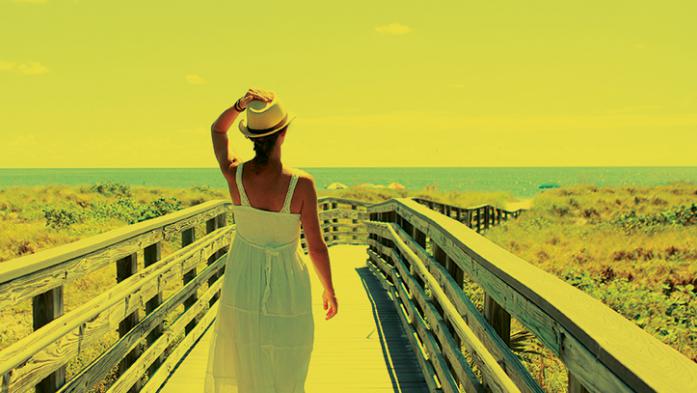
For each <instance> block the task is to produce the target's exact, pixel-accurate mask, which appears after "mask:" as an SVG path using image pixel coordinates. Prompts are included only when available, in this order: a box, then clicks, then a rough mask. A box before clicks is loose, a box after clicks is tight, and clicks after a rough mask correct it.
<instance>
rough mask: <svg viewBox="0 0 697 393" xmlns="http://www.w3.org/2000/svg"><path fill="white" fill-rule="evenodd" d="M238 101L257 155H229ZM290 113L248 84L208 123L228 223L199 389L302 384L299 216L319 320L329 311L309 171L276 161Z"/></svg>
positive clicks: (306, 289)
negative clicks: (230, 236) (319, 303)
mask: <svg viewBox="0 0 697 393" xmlns="http://www.w3.org/2000/svg"><path fill="white" fill-rule="evenodd" d="M247 108H248V109H249V110H248V111H247V121H246V122H245V121H244V119H242V120H241V121H240V123H239V129H240V131H241V132H242V133H243V134H244V135H245V136H246V137H247V138H248V139H250V140H251V141H253V142H254V150H255V152H256V155H255V157H254V158H253V159H251V160H249V161H246V162H241V161H240V159H239V158H238V157H235V156H234V155H233V154H231V153H230V149H229V144H228V137H227V130H228V128H229V127H230V125H231V124H232V123H233V122H234V121H235V119H236V118H237V116H238V115H239V114H240V113H241V112H243V111H244V110H245V109H247ZM294 118H295V116H294V115H293V114H291V113H289V112H287V111H286V110H285V108H284V107H283V105H282V103H281V102H280V100H279V99H278V97H277V95H276V94H275V93H274V92H271V91H264V90H260V89H249V91H247V93H246V94H245V95H244V96H243V97H242V98H240V99H238V100H237V101H236V102H235V104H234V105H233V106H232V107H230V108H228V109H227V110H225V111H224V112H223V113H222V114H221V115H220V116H219V117H218V119H217V120H216V121H215V122H214V123H213V125H212V126H211V137H212V139H213V148H214V151H215V156H216V158H217V160H218V163H219V164H220V169H221V170H222V172H223V175H224V176H225V179H226V180H227V183H228V187H229V190H230V196H231V198H232V202H233V214H234V218H235V224H236V225H237V227H236V231H235V234H234V240H233V241H232V244H231V245H230V248H229V250H228V254H227V258H226V260H225V275H224V276H223V280H224V281H223V284H222V289H221V295H220V299H218V303H219V308H218V312H217V317H216V321H215V325H214V328H213V336H212V339H211V346H210V353H209V358H208V365H207V368H206V375H205V377H206V378H205V387H204V389H205V392H207V393H214V392H215V393H223V392H226V393H227V392H239V393H260V392H264V393H267V392H268V393H270V392H297V393H300V392H305V387H304V385H305V380H306V377H307V374H308V371H309V370H308V366H309V362H310V356H311V353H312V349H313V343H314V317H313V313H312V302H311V290H310V276H309V271H308V263H307V260H306V257H305V254H304V253H303V251H302V248H301V245H300V232H301V227H300V225H301V223H302V230H303V231H304V233H305V239H306V241H307V247H308V251H309V255H310V257H311V259H312V262H313V264H314V267H315V272H316V273H317V275H318V277H319V279H320V281H321V283H322V285H323V287H324V291H323V293H322V299H323V306H324V309H325V310H326V315H325V319H327V320H328V319H330V318H332V317H333V316H334V315H336V313H337V311H338V303H337V299H336V296H335V293H334V286H333V284H332V278H331V269H330V262H329V253H328V251H327V245H326V243H325V241H324V237H323V235H322V233H321V227H320V224H319V215H318V212H317V191H316V188H315V183H314V179H313V178H312V176H311V175H310V174H308V173H307V172H305V171H302V170H299V169H295V168H289V167H285V166H284V165H283V164H282V162H281V145H282V144H283V141H284V140H285V137H286V133H287V130H288V126H289V125H290V123H291V121H292V120H293V119H294Z"/></svg>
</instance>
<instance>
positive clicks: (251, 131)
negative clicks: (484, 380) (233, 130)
mask: <svg viewBox="0 0 697 393" xmlns="http://www.w3.org/2000/svg"><path fill="white" fill-rule="evenodd" d="M293 119H295V113H293V112H288V111H286V108H285V106H284V105H283V103H281V101H280V100H279V99H278V96H277V95H276V94H274V96H273V99H272V100H271V101H269V102H264V101H260V100H252V101H250V102H249V104H248V105H247V119H246V121H245V119H240V123H239V127H240V131H242V133H243V134H244V135H245V136H246V137H248V138H258V137H262V136H266V135H271V134H273V133H274V132H277V131H278V130H280V129H282V128H283V127H285V126H287V125H288V124H290V122H291V121H293Z"/></svg>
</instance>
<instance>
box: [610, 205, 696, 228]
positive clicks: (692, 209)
mask: <svg viewBox="0 0 697 393" xmlns="http://www.w3.org/2000/svg"><path fill="white" fill-rule="evenodd" d="M612 223H613V224H614V225H617V226H620V227H622V228H624V229H625V230H636V229H651V228H652V227H655V226H658V225H680V226H688V225H697V205H695V204H694V203H693V204H692V205H691V206H685V205H683V206H679V207H676V208H675V209H672V210H666V211H664V212H660V213H657V214H645V215H639V214H637V213H636V211H634V210H632V211H631V212H629V213H625V214H622V215H620V216H618V217H617V218H615V219H614V220H612Z"/></svg>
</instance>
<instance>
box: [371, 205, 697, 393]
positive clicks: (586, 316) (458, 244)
mask: <svg viewBox="0 0 697 393" xmlns="http://www.w3.org/2000/svg"><path fill="white" fill-rule="evenodd" d="M368 212H369V214H375V213H390V214H393V213H395V214H397V215H400V216H401V217H402V218H403V219H406V220H407V221H409V222H410V223H411V224H412V225H414V222H418V223H422V224H421V225H420V226H423V227H425V229H426V231H425V232H424V234H425V235H426V236H430V237H431V241H435V242H436V243H437V244H438V246H439V247H441V248H442V249H443V250H444V251H446V252H447V254H448V256H449V257H451V260H452V261H453V262H455V263H456V264H457V265H458V266H459V268H461V269H462V270H463V271H465V272H469V273H472V272H471V271H470V270H472V269H478V268H477V267H476V266H479V267H481V268H483V269H485V271H486V272H488V273H486V274H485V273H484V271H480V272H481V273H480V274H484V275H486V276H490V277H494V278H495V279H496V280H498V283H497V284H503V285H506V286H508V287H510V288H511V289H512V290H513V291H515V292H517V293H518V295H519V298H520V300H519V301H528V302H530V303H531V304H530V305H531V306H534V307H536V308H538V310H539V311H540V312H543V313H545V314H546V315H547V316H548V317H549V318H551V319H552V320H553V321H555V322H556V323H557V324H558V325H559V326H560V327H561V331H556V329H550V330H551V331H554V332H553V333H554V334H555V336H554V337H544V338H545V339H546V340H547V341H546V342H545V344H546V345H547V344H549V343H550V340H552V342H553V343H554V345H557V346H558V347H559V350H560V351H562V353H561V354H559V353H558V355H560V356H561V357H563V356H573V355H578V354H579V353H580V352H578V351H583V350H584V349H581V348H573V347H575V346H578V345H581V346H582V347H583V348H585V351H588V352H590V354H591V355H592V357H588V358H587V359H584V360H590V359H592V360H596V359H597V361H598V362H600V363H602V364H603V365H604V367H605V368H606V369H607V370H610V371H611V373H612V374H614V375H615V376H616V377H619V378H620V380H621V381H623V382H624V383H626V384H627V385H628V386H629V387H630V388H631V389H634V390H636V391H642V392H644V391H646V392H648V391H654V389H655V390H656V391H666V392H668V391H687V390H685V389H686V388H687V387H692V388H693V389H694V391H697V364H694V363H693V362H692V361H691V360H690V359H688V358H687V357H685V356H684V355H683V354H682V353H680V352H679V351H677V350H675V349H674V348H672V347H671V346H669V345H667V344H665V343H663V342H661V341H660V340H658V339H656V338H655V337H653V336H652V335H651V334H649V333H648V332H646V331H644V330H643V329H641V328H640V327H638V326H637V325H635V324H634V323H633V322H631V321H629V320H628V319H626V318H625V317H624V316H622V315H621V314H619V313H617V312H616V311H614V310H613V309H611V308H610V307H608V306H607V305H605V304H604V303H602V302H601V301H600V300H598V299H596V298H594V297H592V296H591V295H589V294H587V293H585V292H583V291H582V290H580V289H578V288H576V287H574V286H572V285H570V284H568V283H566V282H565V281H563V280H561V279H559V278H558V277H556V276H555V275H553V274H551V273H548V272H546V271H544V270H542V269H540V268H538V267H536V266H534V265H532V264H530V263H529V262H527V261H525V260H524V259H522V258H520V257H518V256H516V255H515V254H513V253H511V252H509V251H507V250H505V249H504V248H502V247H500V246H498V245H497V244H495V243H493V242H492V241H490V240H488V239H486V238H485V237H483V236H481V235H479V234H477V233H476V231H473V230H472V229H470V228H468V227H467V226H466V225H464V224H462V223H460V222H458V221H456V220H453V219H452V218H450V217H447V216H444V215H442V214H439V213H438V212H434V211H433V210H430V209H428V207H427V206H424V205H422V204H420V203H419V202H417V201H414V200H413V199H411V198H393V199H390V200H387V201H384V202H380V203H377V204H374V205H372V206H370V207H369V208H368ZM390 217H391V218H392V219H394V217H395V216H390ZM390 221H392V220H390ZM420 230H421V229H420ZM470 261H471V262H470ZM470 277H471V278H472V279H473V280H475V281H477V282H478V284H480V285H481V286H482V287H483V289H484V290H485V292H486V293H487V294H489V293H490V294H491V295H492V297H496V300H497V302H500V304H503V305H505V304H506V301H508V302H511V299H507V298H506V297H505V296H504V295H503V294H502V292H501V290H502V288H501V287H500V285H498V286H497V285H491V283H488V282H486V280H485V279H484V278H482V276H480V275H477V274H474V275H472V274H470ZM504 308H506V307H504ZM511 309H513V310H511ZM506 311H508V312H510V313H511V315H514V316H516V317H517V318H518V319H519V320H520V321H521V322H522V323H523V324H524V325H526V327H528V328H529V329H530V330H531V331H533V332H534V333H535V335H536V336H538V337H540V336H541V334H540V333H541V332H547V330H544V329H546V328H547V327H544V326H538V327H537V328H538V330H537V331H535V329H536V327H535V326H532V327H531V326H529V325H531V323H530V322H531V321H536V322H537V323H539V324H540V325H543V322H541V321H539V320H537V319H534V317H533V316H526V315H522V314H519V315H515V314H516V313H517V312H518V313H522V311H521V310H519V309H516V307H512V306H511V307H509V308H507V309H506ZM528 311H529V310H528ZM538 318H539V316H538ZM569 336H570V337H569ZM540 338H543V337H540ZM564 340H566V341H569V340H571V343H570V344H569V343H568V342H565V341H564ZM543 341H544V340H543ZM567 345H568V346H570V347H572V349H573V350H575V351H577V352H576V353H574V354H566V353H564V352H563V351H564V350H568V347H566V346H567ZM647 356H650V359H647ZM649 360H650V361H649ZM573 361H574V362H578V361H580V360H579V359H573ZM574 366H575V367H574ZM578 367H579V365H578V364H572V368H573V371H575V372H578V371H582V370H579V369H578ZM588 367H590V366H588ZM585 372H586V373H588V371H585ZM599 372H600V370H599V369H594V371H593V372H590V374H587V375H584V376H583V377H584V379H588V378H591V377H593V376H600V375H598V373H599ZM608 378H611V376H608ZM688 390H689V389H688Z"/></svg>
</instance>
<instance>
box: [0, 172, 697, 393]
mask: <svg viewBox="0 0 697 393" xmlns="http://www.w3.org/2000/svg"><path fill="white" fill-rule="evenodd" d="M318 194H319V196H320V197H321V196H336V197H342V198H351V199H359V200H364V201H367V202H371V203H375V202H379V201H383V200H386V199H389V198H397V197H407V196H413V197H423V198H430V199H433V200H437V201H441V202H445V203H450V204H453V205H457V206H473V205H479V204H483V203H489V204H493V205H496V206H500V207H506V206H509V205H516V204H520V203H521V202H525V201H520V200H516V198H514V196H512V195H511V194H508V193H504V192H500V193H478V192H464V191H463V192H443V191H440V190H438V189H437V188H435V187H427V188H424V189H421V190H395V189H389V188H372V187H358V186H354V187H349V188H345V189H338V190H318ZM229 197H230V196H229V192H228V190H227V189H212V188H208V187H192V188H162V187H143V186H127V185H121V184H114V183H100V184H93V185H84V186H36V187H7V188H4V189H0V263H2V261H6V260H9V259H13V258H16V257H19V256H22V255H27V254H31V253H35V252H37V251H41V250H44V249H48V248H51V247H54V246H57V245H61V244H65V243H69V242H73V241H76V240H78V239H81V238H84V237H88V236H92V235H95V234H98V233H102V232H105V231H108V230H110V229H113V228H116V227H119V226H123V225H128V224H133V223H137V222H140V221H143V220H147V219H150V218H153V217H158V216H161V215H164V214H167V213H170V212H173V211H176V210H180V209H183V208H187V207H190V206H194V205H196V204H199V203H202V202H204V201H207V200H211V199H228V198H229ZM530 202H531V203H530V204H529V205H530V206H531V207H530V209H528V210H527V211H526V212H524V214H522V215H521V216H520V217H519V218H518V219H515V220H511V221H508V222H505V223H502V224H501V225H499V226H497V227H494V228H491V229H490V230H489V231H488V232H486V233H485V234H484V236H486V237H487V238H489V239H490V240H491V241H493V242H495V243H497V244H499V245H500V246H501V247H503V248H505V249H507V250H509V251H511V252H512V253H514V254H516V255H518V256H520V257H522V258H523V259H525V260H527V261H528V262H530V263H532V264H534V265H536V266H538V267H540V268H541V269H543V270H545V271H548V272H550V273H553V274H555V275H556V276H557V277H559V278H560V279H562V280H564V281H566V282H568V283H569V284H571V285H574V286H575V287H577V288H579V289H581V290H583V291H585V292H587V293H589V294H590V295H592V296H593V297H595V298H597V299H599V300H601V301H602V302H604V303H605V304H607V305H608V306H609V307H611V308H612V309H614V310H615V311H617V312H618V313H620V314H622V315H623V316H624V317H626V318H627V319H629V320H631V321H633V322H634V323H636V324H637V325H638V326H640V327H641V328H643V329H644V330H646V331H647V332H649V333H650V334H652V335H653V336H655V337H656V338H658V339H659V340H661V341H663V342H665V343H666V344H668V345H671V346H672V347H674V348H675V349H676V350H678V351H680V352H681V353H683V354H684V355H685V356H687V357H688V358H690V359H692V360H693V361H697V185H694V184H687V183H676V184H670V185H665V186H656V187H643V188H640V187H595V186H590V185H578V186H573V187H563V188H558V189H549V190H545V191H543V192H540V193H538V194H537V195H536V196H535V197H534V198H533V199H532V200H531V201H530ZM163 247H164V249H163V254H164V255H166V254H168V253H169V252H170V250H168V248H170V249H172V250H173V249H175V248H176V247H178V245H177V244H170V245H164V246H163ZM100 277H101V276H100V275H91V277H90V280H92V281H91V282H89V281H83V282H81V283H80V288H77V289H75V290H74V291H75V292H74V295H73V296H72V297H71V300H70V303H71V304H66V312H67V311H69V310H70V309H72V308H73V307H75V305H76V304H79V303H80V302H81V300H84V299H87V298H89V297H90V296H92V295H93V294H94V293H98V292H99V290H100V288H101V286H102V285H104V283H107V282H109V283H110V285H111V283H112V282H113V277H114V275H113V273H111V272H104V274H103V277H102V278H100ZM102 281H103V282H102ZM465 291H466V292H467V293H468V294H469V295H471V297H472V299H473V301H474V302H475V304H476V305H477V307H479V308H480V310H481V309H482V302H481V301H482V299H483V296H482V293H481V290H480V289H478V287H477V286H476V285H472V284H471V283H467V282H465ZM81 297H82V299H81ZM66 298H67V297H66ZM8 312H11V313H12V317H13V318H12V317H11V316H10V315H9V314H8ZM0 320H2V321H3V322H6V321H7V322H9V321H10V320H12V323H8V324H5V326H7V327H10V325H12V326H13V328H8V329H3V331H2V332H1V334H0V349H2V348H4V347H6V346H7V345H9V344H11V343H12V342H14V341H16V340H17V339H18V338H20V337H23V336H25V335H26V334H28V333H29V332H30V326H31V322H30V321H31V309H30V304H27V305H23V306H22V307H21V310H20V309H17V310H11V311H10V310H2V311H0ZM22 321H23V322H22ZM512 332H514V333H515V334H517V335H518V336H517V337H521V338H522V339H524V340H525V341H526V342H527V344H526V345H524V346H523V347H521V348H519V350H517V351H516V353H518V354H519V356H521V357H522V358H523V359H524V361H525V364H526V366H527V367H528V368H529V369H530V370H531V371H532V372H533V373H534V374H535V375H536V378H537V379H538V380H539V381H542V383H543V384H544V385H545V388H546V389H549V390H550V391H565V389H566V387H565V383H566V382H565V378H566V375H565V372H564V368H563V365H562V364H561V363H560V362H559V361H558V359H555V358H554V356H551V354H550V353H548V352H547V351H546V349H544V348H543V347H542V346H541V345H539V342H537V341H536V339H535V338H531V337H530V335H527V334H525V329H524V328H523V327H522V325H520V324H519V323H518V322H517V321H515V320H514V321H513V326H512ZM514 341H515V340H514ZM531 343H532V344H531ZM533 344H535V345H533ZM95 351H97V352H95V353H98V351H100V350H99V349H95ZM74 367H75V368H74V369H75V370H78V369H79V365H77V364H76V365H74Z"/></svg>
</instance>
